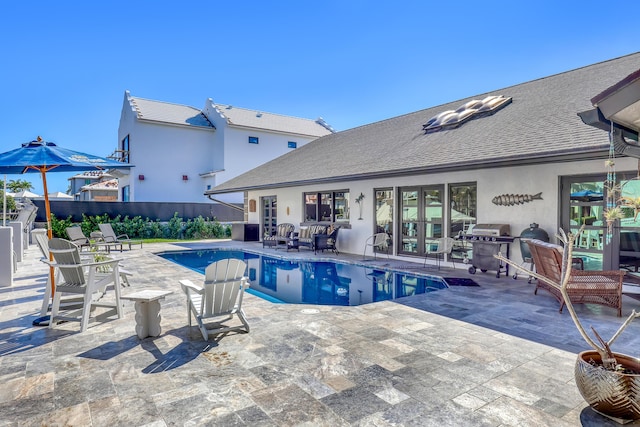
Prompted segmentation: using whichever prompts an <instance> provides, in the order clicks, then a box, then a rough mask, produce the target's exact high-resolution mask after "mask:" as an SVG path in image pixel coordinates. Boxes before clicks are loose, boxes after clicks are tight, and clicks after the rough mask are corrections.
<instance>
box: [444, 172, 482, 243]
mask: <svg viewBox="0 0 640 427" xmlns="http://www.w3.org/2000/svg"><path fill="white" fill-rule="evenodd" d="M477 200H478V186H477V184H476V183H475V182H474V183H468V184H451V185H450V186H449V201H450V204H449V205H450V211H449V223H450V228H449V236H451V237H455V236H457V235H458V234H459V233H461V232H462V233H465V234H467V233H469V227H470V226H472V225H475V223H476V210H477Z"/></svg>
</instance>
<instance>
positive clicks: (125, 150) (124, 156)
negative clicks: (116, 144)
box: [120, 135, 129, 163]
mask: <svg viewBox="0 0 640 427" xmlns="http://www.w3.org/2000/svg"><path fill="white" fill-rule="evenodd" d="M121 150H122V152H121V154H120V160H121V161H122V162H124V163H129V135H127V136H125V137H124V139H123V140H122V147H121Z"/></svg>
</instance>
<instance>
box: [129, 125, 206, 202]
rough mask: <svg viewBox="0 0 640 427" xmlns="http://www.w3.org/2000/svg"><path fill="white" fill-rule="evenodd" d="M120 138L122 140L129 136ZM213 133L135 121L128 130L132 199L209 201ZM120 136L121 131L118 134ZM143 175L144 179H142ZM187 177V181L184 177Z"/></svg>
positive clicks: (149, 200) (199, 129) (145, 200)
mask: <svg viewBox="0 0 640 427" xmlns="http://www.w3.org/2000/svg"><path fill="white" fill-rule="evenodd" d="M121 130H122V131H123V134H122V136H120V135H119V138H120V140H122V138H124V137H125V136H126V135H127V133H124V131H125V128H122V129H121ZM213 133H214V131H212V130H208V129H202V128H185V127H178V126H169V125H167V126H163V125H160V124H157V123H145V122H136V123H135V124H134V126H132V128H131V129H130V130H129V132H128V134H129V147H130V149H129V161H130V162H131V163H132V164H133V165H134V167H133V168H132V169H131V174H130V189H131V190H130V191H131V200H132V201H138V202H207V201H208V199H207V198H206V197H205V196H204V195H203V193H204V192H205V191H206V180H203V179H202V178H200V176H199V174H201V173H205V172H208V171H211V170H212V163H213V160H212V159H213V156H214V150H213V143H212V139H213ZM119 134H120V132H119ZM140 175H144V180H140V179H139V176H140ZM183 175H186V176H187V177H188V180H187V181H184V180H183V179H182V176H183Z"/></svg>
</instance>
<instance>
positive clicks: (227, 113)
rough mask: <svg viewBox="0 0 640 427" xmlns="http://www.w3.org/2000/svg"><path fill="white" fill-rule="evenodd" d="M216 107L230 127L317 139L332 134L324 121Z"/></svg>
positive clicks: (225, 106)
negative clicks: (249, 128)
mask: <svg viewBox="0 0 640 427" xmlns="http://www.w3.org/2000/svg"><path fill="white" fill-rule="evenodd" d="M214 105H215V106H216V108H217V110H218V112H220V114H221V115H223V116H224V117H225V118H226V119H227V123H229V124H230V125H235V126H243V127H251V128H256V129H266V130H272V131H276V132H284V133H292V134H299V135H307V136H315V137H320V136H325V135H329V134H330V133H331V132H332V130H331V129H330V128H329V127H326V126H325V125H322V123H323V121H322V119H318V120H311V119H303V118H300V117H291V116H283V115H280V114H273V113H265V112H263V111H257V110H248V109H245V108H238V107H233V106H230V105H224V104H216V103H214Z"/></svg>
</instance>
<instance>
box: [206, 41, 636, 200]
mask: <svg viewBox="0 0 640 427" xmlns="http://www.w3.org/2000/svg"><path fill="white" fill-rule="evenodd" d="M639 68H640V53H635V54H631V55H627V56H624V57H621V58H617V59H613V60H609V61H606V62H601V63H597V64H593V65H590V66H587V67H583V68H579V69H576V70H572V71H568V72H564V73H560V74H556V75H552V76H549V77H545V78H541V79H537V80H533V81H530V82H526V83H522V84H519V85H515V86H511V87H506V88H503V89H498V90H495V91H492V92H488V93H484V94H479V95H474V96H472V97H469V98H466V99H461V100H457V101H454V102H451V103H448V104H444V105H439V106H436V107H431V108H427V109H425V110H421V111H416V112H414V113H410V114H406V115H403V116H399V117H394V118H391V119H387V120H383V121H380V122H376V123H371V124H368V125H365V126H361V127H357V128H354V129H349V130H345V131H342V132H338V133H334V134H331V135H328V136H325V137H322V138H319V139H317V140H315V141H313V142H311V143H309V144H306V145H305V146H303V147H300V148H298V149H297V150H293V151H291V152H290V153H287V154H285V155H284V156H281V157H278V158H277V159H274V160H272V161H270V162H268V163H265V164H264V165H262V166H259V167H257V168H255V169H253V170H251V171H249V172H246V173H244V174H242V175H239V176H237V177H235V178H233V179H231V180H229V181H226V182H225V183H223V184H221V185H219V186H217V187H215V188H214V189H212V190H211V191H210V193H224V192H233V191H242V190H247V189H256V188H265V187H285V186H292V185H298V184H303V183H308V182H322V181H324V182H331V181H345V180H349V179H358V178H363V177H376V176H390V175H398V174H412V173H433V172H437V171H441V170H447V169H456V168H457V169H473V168H479V167H488V166H495V165H500V164H517V163H536V162H543V161H549V160H550V159H549V157H562V156H571V158H577V157H589V156H591V157H595V156H596V155H597V156H601V155H602V152H603V150H607V149H608V136H607V133H606V132H603V131H601V130H598V129H595V128H593V127H591V126H587V125H585V124H584V123H582V121H581V120H580V118H579V117H578V116H577V113H578V112H581V111H585V110H588V109H591V108H592V105H591V103H590V98H591V97H592V96H593V95H594V94H597V93H600V92H601V91H602V90H604V89H605V88H607V87H608V86H611V85H612V84H614V83H615V82H617V81H618V80H620V79H621V78H623V77H625V76H627V75H628V74H630V73H631V72H633V71H635V70H637V69H639ZM488 95H504V96H506V97H512V98H513V102H512V103H511V104H510V105H508V106H506V107H505V108H503V109H502V110H500V111H498V112H496V113H495V114H494V115H491V116H487V117H482V118H478V119H472V120H469V121H467V122H466V123H464V124H463V125H462V126H460V127H459V128H456V129H450V130H444V131H439V132H434V133H429V134H425V132H424V131H423V125H424V124H425V123H426V122H427V120H429V119H430V118H431V117H433V116H435V115H436V114H438V113H440V112H442V111H445V110H455V109H456V108H458V107H460V106H461V105H462V104H464V103H466V102H467V101H470V100H472V99H482V98H484V97H485V96H488Z"/></svg>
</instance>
